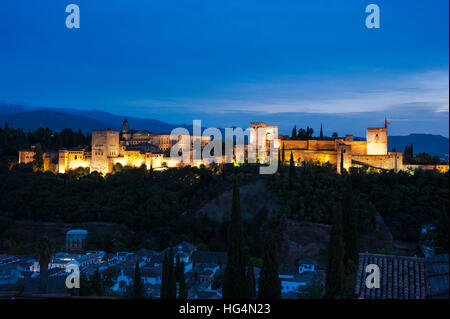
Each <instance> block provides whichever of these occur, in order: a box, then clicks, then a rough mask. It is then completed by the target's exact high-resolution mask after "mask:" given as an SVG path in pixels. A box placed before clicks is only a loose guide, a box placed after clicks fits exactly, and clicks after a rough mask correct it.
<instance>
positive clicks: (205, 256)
mask: <svg viewBox="0 0 450 319" xmlns="http://www.w3.org/2000/svg"><path fill="white" fill-rule="evenodd" d="M191 260H192V261H193V262H194V263H216V264H226V263H227V260H228V258H227V253H226V252H220V251H206V250H196V251H194V252H193V253H192V256H191Z"/></svg>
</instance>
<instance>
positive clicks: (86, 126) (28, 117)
mask: <svg viewBox="0 0 450 319" xmlns="http://www.w3.org/2000/svg"><path fill="white" fill-rule="evenodd" d="M123 119H124V116H120V115H114V114H111V113H108V112H104V111H99V110H88V111H80V110H74V109H57V108H40V109H37V108H31V107H26V106H23V105H13V104H6V103H1V102H0V125H2V126H3V123H8V125H9V126H10V127H15V128H23V129H24V130H28V129H30V130H36V129H38V128H40V127H48V128H50V129H52V130H56V131H60V130H62V129H64V128H71V129H73V130H78V129H81V130H82V131H83V132H90V131H92V130H102V129H107V128H109V129H114V130H119V129H120V127H121V125H122V121H123ZM127 120H128V122H129V123H130V127H132V128H133V129H138V130H140V129H146V130H149V131H151V132H153V133H169V132H170V131H172V129H174V128H176V127H185V128H187V129H189V131H191V130H192V126H189V125H175V124H169V123H165V122H161V121H158V120H154V119H141V118H137V117H127ZM222 133H223V132H222ZM388 141H389V145H388V149H389V150H392V148H394V147H395V148H396V149H397V151H399V152H403V150H404V149H405V146H406V145H410V144H413V145H414V154H417V153H422V152H426V153H429V154H431V155H433V156H434V155H437V156H441V157H442V156H444V155H445V154H448V153H449V139H448V138H446V137H444V136H441V135H432V134H410V135H407V136H389V139H388Z"/></svg>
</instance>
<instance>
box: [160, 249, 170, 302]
mask: <svg viewBox="0 0 450 319" xmlns="http://www.w3.org/2000/svg"><path fill="white" fill-rule="evenodd" d="M167 259H168V258H167V253H164V259H163V269H162V276H161V295H160V298H161V299H166V298H167V280H168V271H167V266H168V260H167Z"/></svg>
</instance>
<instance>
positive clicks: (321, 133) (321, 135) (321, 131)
mask: <svg viewBox="0 0 450 319" xmlns="http://www.w3.org/2000/svg"><path fill="white" fill-rule="evenodd" d="M320 138H323V130H322V123H320Z"/></svg>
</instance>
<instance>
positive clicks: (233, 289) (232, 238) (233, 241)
mask: <svg viewBox="0 0 450 319" xmlns="http://www.w3.org/2000/svg"><path fill="white" fill-rule="evenodd" d="M227 256H228V261H227V266H226V268H225V273H224V278H223V298H224V299H244V298H245V297H246V294H247V289H246V286H245V264H244V235H243V227H242V217H241V202H240V198H239V189H238V186H237V182H236V180H235V181H234V186H233V204H232V208H231V219H230V224H229V226H228V249H227Z"/></svg>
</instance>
